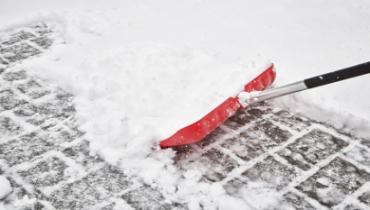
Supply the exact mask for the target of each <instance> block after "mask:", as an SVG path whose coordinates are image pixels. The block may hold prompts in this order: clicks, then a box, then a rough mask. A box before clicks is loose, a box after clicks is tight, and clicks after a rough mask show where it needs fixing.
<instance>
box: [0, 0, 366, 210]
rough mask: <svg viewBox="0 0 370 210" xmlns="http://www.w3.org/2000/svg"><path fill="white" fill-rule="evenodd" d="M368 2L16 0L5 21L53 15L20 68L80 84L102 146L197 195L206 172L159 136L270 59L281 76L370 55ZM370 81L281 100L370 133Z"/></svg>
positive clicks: (151, 177)
mask: <svg viewBox="0 0 370 210" xmlns="http://www.w3.org/2000/svg"><path fill="white" fill-rule="evenodd" d="M369 9H370V3H369V2H368V1H365V0H360V1H356V2H349V1H344V0H341V1H336V2H335V3H334V2H331V1H327V2H323V1H318V0H317V1H309V2H308V1H303V0H299V1H293V0H288V1H272V0H269V1H259V2H256V1H241V0H234V1H217V2H215V1H202V2H200V1H186V2H185V1H183V2H174V1H168V0H162V1H99V0H93V1H72V0H66V1H60V2H52V1H46V0H36V1H32V2H29V1H17V2H11V1H6V2H3V3H2V5H1V8H0V14H1V15H0V29H1V30H6V29H12V28H16V27H18V26H19V25H24V24H25V23H34V22H38V21H42V22H50V23H52V24H53V25H55V28H54V31H55V37H54V38H55V39H56V40H57V41H58V42H59V44H57V45H55V46H54V47H53V48H52V49H51V51H49V52H48V53H46V54H45V55H44V56H42V57H40V58H38V59H33V60H28V61H25V62H23V63H22V64H20V65H18V66H16V68H20V69H21V68H27V70H29V71H32V72H33V73H34V74H36V75H37V76H38V77H42V78H45V79H48V80H51V81H55V82H56V83H58V85H59V86H61V87H63V88H64V89H66V90H68V91H70V92H71V93H73V94H74V96H75V100H74V103H75V105H76V109H77V116H76V118H77V119H78V121H79V123H80V124H81V129H82V130H84V131H86V132H87V135H86V137H87V138H88V140H89V141H91V142H92V144H91V147H92V148H91V149H92V150H93V151H95V152H97V153H99V154H101V155H103V157H104V158H105V159H106V160H107V161H109V162H111V163H114V164H120V165H121V167H123V168H125V169H126V173H127V174H138V175H139V176H141V177H142V178H144V180H145V181H146V182H147V183H148V184H157V185H159V186H160V187H161V188H163V190H164V191H165V192H167V193H168V194H171V192H172V191H173V187H174V186H182V187H183V189H184V190H182V191H180V192H178V193H177V194H176V195H172V197H174V198H176V197H179V196H180V197H182V198H185V197H187V196H189V195H193V196H197V195H196V194H194V192H192V191H191V190H190V189H191V187H192V186H193V185H192V183H193V184H194V183H195V184H196V183H197V181H198V180H197V179H196V177H197V176H198V175H197V172H189V173H188V174H186V176H185V178H186V179H185V180H184V181H181V183H179V180H180V179H179V174H178V173H177V171H176V168H174V167H173V166H172V163H173V160H172V159H171V158H172V156H173V152H172V151H171V150H166V151H162V150H160V149H159V148H158V147H157V146H156V145H157V143H158V141H160V140H161V139H163V138H165V137H166V136H168V135H170V134H171V132H173V131H174V130H176V129H178V128H180V127H182V126H184V125H186V124H188V123H189V122H193V121H195V119H197V118H198V117H199V116H202V115H203V113H204V112H205V113H204V114H206V112H207V111H210V110H211V108H212V107H214V106H215V105H217V104H219V103H220V101H223V100H224V99H226V97H227V96H233V95H235V94H236V93H237V92H238V91H239V90H241V89H242V84H244V83H247V82H248V81H249V80H250V79H251V78H253V76H256V74H257V72H259V71H260V70H261V69H263V67H264V66H266V65H267V64H268V61H266V59H268V60H271V61H272V62H273V63H274V64H275V66H276V68H277V75H278V76H277V80H276V82H275V86H278V85H284V84H287V83H291V82H296V81H299V80H303V79H305V78H307V77H311V76H316V75H318V74H323V73H326V72H329V71H334V70H338V69H340V68H344V67H348V66H351V65H355V64H358V63H362V62H365V61H368V60H369V57H368V55H370V47H368V46H370V39H369V38H368V36H369V34H370V26H369V24H368V20H369V19H370V13H369V12H368V11H369ZM369 79H370V76H369V75H367V76H363V77H361V78H356V79H352V80H349V81H343V82H340V83H337V84H333V85H330V86H326V87H321V88H320V89H313V90H309V91H305V92H302V93H297V94H295V95H292V96H286V97H284V98H280V99H275V100H273V103H274V105H276V106H280V107H282V108H287V109H291V110H294V111H295V112H299V113H301V114H303V115H306V116H309V117H310V118H313V119H316V120H319V121H324V122H328V123H329V124H331V125H333V126H335V127H336V128H338V129H344V130H346V131H351V132H353V133H354V134H355V135H357V136H360V137H361V136H363V137H370V134H369V132H368V128H369V127H370V111H369V109H370V100H368V97H369V92H368V90H369V88H370V83H368V82H367V80H369ZM239 87H240V88H239ZM200 90H201V91H200ZM189 183H190V184H189ZM209 188H211V189H213V190H212V192H213V194H212V193H211V194H212V195H214V199H215V200H217V197H220V196H221V195H222V196H223V194H222V193H221V191H222V190H220V189H219V188H218V186H217V185H215V186H211V187H210V186H208V188H207V190H209ZM170 197H171V196H170ZM189 200H191V199H189ZM235 203H237V202H235ZM191 205H192V204H191V203H190V204H189V206H191ZM219 205H220V206H222V205H223V204H222V203H220V204H219Z"/></svg>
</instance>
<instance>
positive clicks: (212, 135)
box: [196, 127, 226, 148]
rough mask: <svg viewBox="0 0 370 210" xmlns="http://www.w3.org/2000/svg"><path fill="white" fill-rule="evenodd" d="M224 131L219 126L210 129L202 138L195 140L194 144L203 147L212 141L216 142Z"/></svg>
mask: <svg viewBox="0 0 370 210" xmlns="http://www.w3.org/2000/svg"><path fill="white" fill-rule="evenodd" d="M225 133H226V132H225V131H224V130H222V129H221V128H220V127H218V128H216V129H215V130H214V131H212V132H211V133H210V134H208V135H207V136H206V137H204V139H202V140H201V141H199V142H197V143H196V145H198V146H199V147H201V148H203V147H206V146H208V145H210V144H213V143H214V142H217V140H219V138H220V137H222V135H224V134H225Z"/></svg>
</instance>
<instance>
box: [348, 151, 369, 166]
mask: <svg viewBox="0 0 370 210" xmlns="http://www.w3.org/2000/svg"><path fill="white" fill-rule="evenodd" d="M344 155H345V156H347V157H349V158H351V159H353V160H356V161H357V162H359V163H361V164H363V165H365V166H370V152H368V151H367V150H365V149H363V148H360V147H354V148H352V149H351V150H350V151H348V152H345V153H344Z"/></svg>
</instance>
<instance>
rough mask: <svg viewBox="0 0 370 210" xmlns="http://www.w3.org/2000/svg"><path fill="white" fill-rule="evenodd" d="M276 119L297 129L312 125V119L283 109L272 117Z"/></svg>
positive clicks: (300, 129)
mask: <svg viewBox="0 0 370 210" xmlns="http://www.w3.org/2000/svg"><path fill="white" fill-rule="evenodd" d="M271 118H272V119H273V120H274V121H276V122H279V123H281V124H283V125H286V126H288V127H290V128H291V129H293V130H296V131H302V130H304V129H306V128H307V127H308V126H310V125H311V123H310V121H309V120H307V119H306V118H303V117H300V116H297V115H293V114H292V113H290V112H288V111H285V110H281V111H279V112H277V113H275V114H274V115H272V117H271Z"/></svg>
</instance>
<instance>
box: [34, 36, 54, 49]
mask: <svg viewBox="0 0 370 210" xmlns="http://www.w3.org/2000/svg"><path fill="white" fill-rule="evenodd" d="M30 41H31V42H34V43H36V44H37V45H39V46H40V47H42V48H44V49H48V48H49V47H50V46H51V45H52V44H53V40H51V39H48V38H45V37H38V38H35V39H31V40H30Z"/></svg>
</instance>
